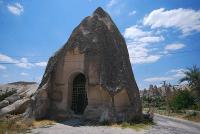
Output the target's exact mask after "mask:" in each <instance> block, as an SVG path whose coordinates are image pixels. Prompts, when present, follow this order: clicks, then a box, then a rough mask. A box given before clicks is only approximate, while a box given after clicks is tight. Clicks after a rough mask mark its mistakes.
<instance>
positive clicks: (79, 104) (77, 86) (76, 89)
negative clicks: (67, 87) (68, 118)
mask: <svg viewBox="0 0 200 134" xmlns="http://www.w3.org/2000/svg"><path fill="white" fill-rule="evenodd" d="M85 83H86V79H85V76H84V75H83V74H81V73H80V74H78V75H77V76H76V77H75V78H74V80H73V91H72V105H71V109H72V110H73V111H74V113H75V114H83V113H84V110H85V108H86V106H87V104H88V99H87V93H86V90H85Z"/></svg>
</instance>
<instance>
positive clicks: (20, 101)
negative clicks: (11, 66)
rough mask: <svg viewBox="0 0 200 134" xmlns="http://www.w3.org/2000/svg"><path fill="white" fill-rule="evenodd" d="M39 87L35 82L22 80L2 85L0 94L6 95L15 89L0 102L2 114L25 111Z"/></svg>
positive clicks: (0, 114)
mask: <svg viewBox="0 0 200 134" xmlns="http://www.w3.org/2000/svg"><path fill="white" fill-rule="evenodd" d="M37 87H38V85H37V84H36V83H35V82H22V81H21V82H14V83H8V84H4V85H0V95H4V94H6V93H7V92H8V91H15V92H13V94H11V95H10V96H8V97H6V98H4V100H2V101H1V102H0V116H3V115H6V114H21V113H23V112H25V110H26V109H27V107H28V106H29V105H30V102H31V101H30V100H31V96H32V95H33V94H34V93H35V92H36V89H37Z"/></svg>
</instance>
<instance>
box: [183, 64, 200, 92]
mask: <svg viewBox="0 0 200 134" xmlns="http://www.w3.org/2000/svg"><path fill="white" fill-rule="evenodd" d="M184 74H185V76H184V77H183V78H181V79H180V82H184V81H187V82H188V83H189V86H190V88H191V90H192V91H193V92H195V94H196V95H198V96H200V68H198V67H197V66H196V65H194V66H192V67H191V68H187V70H186V71H184Z"/></svg>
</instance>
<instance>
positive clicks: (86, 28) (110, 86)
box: [32, 8, 142, 119]
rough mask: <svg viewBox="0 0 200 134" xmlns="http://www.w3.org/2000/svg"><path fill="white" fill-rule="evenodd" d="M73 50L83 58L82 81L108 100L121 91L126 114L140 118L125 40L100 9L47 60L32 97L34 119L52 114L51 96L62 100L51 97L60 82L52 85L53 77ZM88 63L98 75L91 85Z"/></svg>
mask: <svg viewBox="0 0 200 134" xmlns="http://www.w3.org/2000/svg"><path fill="white" fill-rule="evenodd" d="M76 48H78V50H79V51H80V54H84V68H85V69H84V74H85V76H86V79H89V82H88V85H92V84H93V85H94V84H95V85H100V86H101V87H102V88H103V89H104V90H105V91H106V92H107V93H108V94H109V95H110V96H111V98H113V97H114V96H115V95H116V94H118V93H119V92H120V91H122V90H123V89H125V90H126V92H127V94H128V99H129V102H130V108H129V110H130V113H133V115H137V116H141V114H142V111H141V102H140V98H139V90H138V87H137V84H136V82H135V79H134V75H133V72H132V68H131V64H130V61H129V55H128V50H127V47H126V43H125V40H124V38H123V36H122V35H121V34H120V32H119V30H118V28H117V27H116V25H115V24H114V22H113V21H112V19H111V18H110V16H109V15H108V14H107V13H106V12H105V11H104V10H103V9H102V8H97V9H96V11H95V12H94V13H93V14H92V15H91V16H89V17H86V18H85V19H84V20H83V21H82V22H81V23H80V24H79V25H78V26H77V27H76V28H75V29H74V30H73V32H72V34H71V36H70V38H69V40H68V41H67V43H66V44H65V45H64V46H63V47H62V48H61V49H60V50H59V51H58V52H56V53H55V55H54V56H52V57H51V58H50V59H49V62H48V65H47V67H46V70H45V73H44V75H43V78H42V81H41V83H40V85H39V88H38V90H37V93H36V95H35V96H34V102H33V105H32V108H33V115H34V116H35V118H36V119H38V118H43V117H45V116H49V114H50V113H49V112H48V111H49V110H50V111H52V107H53V106H55V104H54V103H53V101H54V100H55V99H56V98H55V96H57V97H62V96H61V95H62V94H61V93H57V94H56V95H53V94H54V93H55V91H54V90H55V89H54V85H56V86H58V87H59V85H60V87H61V86H62V82H59V83H61V84H59V83H55V79H56V78H55V77H54V76H55V73H56V72H57V70H63V66H64V62H65V58H64V57H65V55H66V53H67V52H69V51H73V50H75V49H76ZM90 63H96V64H95V65H96V66H95V67H96V68H97V69H96V70H95V73H97V74H98V75H99V80H97V81H94V82H93V81H92V80H90V78H89V73H90V71H91V70H90V69H89V65H90ZM69 64H70V63H69ZM61 74H62V73H61ZM56 90H58V89H56ZM53 99H54V100H53ZM57 99H59V98H57ZM107 108H109V110H108V111H109V112H111V115H114V113H113V112H116V111H115V110H114V109H115V108H114V106H110V105H109V107H107ZM55 109H57V108H54V110H55ZM86 109H87V108H86ZM54 110H53V111H54ZM101 110H102V112H104V113H103V115H105V116H107V115H108V113H105V111H104V110H103V109H101ZM55 111H56V110H55ZM52 113H53V112H52ZM53 114H56V112H54V113H53ZM109 114H110V113H109ZM103 115H102V116H103ZM102 118H104V117H102Z"/></svg>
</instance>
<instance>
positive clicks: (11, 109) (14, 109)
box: [0, 98, 30, 116]
mask: <svg viewBox="0 0 200 134" xmlns="http://www.w3.org/2000/svg"><path fill="white" fill-rule="evenodd" d="M29 102H30V99H29V98H25V99H21V100H17V101H16V102H14V103H13V104H11V105H9V106H7V107H4V108H2V109H0V116H2V115H5V114H21V113H23V112H25V110H26V108H27V106H28V104H29Z"/></svg>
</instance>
